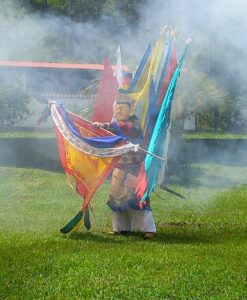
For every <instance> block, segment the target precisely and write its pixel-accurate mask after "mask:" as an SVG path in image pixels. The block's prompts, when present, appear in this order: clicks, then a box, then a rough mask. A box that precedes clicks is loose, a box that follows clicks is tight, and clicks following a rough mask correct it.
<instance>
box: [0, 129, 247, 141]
mask: <svg viewBox="0 0 247 300" xmlns="http://www.w3.org/2000/svg"><path fill="white" fill-rule="evenodd" d="M0 138H55V133H54V130H52V129H51V130H46V131H40V130H38V131H0ZM183 138H184V139H220V140H221V139H247V134H230V133H210V132H202V133H184V134H183Z"/></svg>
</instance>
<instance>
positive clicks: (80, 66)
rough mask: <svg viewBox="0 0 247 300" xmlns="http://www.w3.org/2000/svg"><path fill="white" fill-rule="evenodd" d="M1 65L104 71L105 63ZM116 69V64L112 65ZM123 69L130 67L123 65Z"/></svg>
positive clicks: (4, 62) (16, 62)
mask: <svg viewBox="0 0 247 300" xmlns="http://www.w3.org/2000/svg"><path fill="white" fill-rule="evenodd" d="M0 66H5V67H20V68H55V69H78V70H98V71H102V70H103V69H104V65H101V64H75V63H71V64H70V63H58V62H35V61H0ZM112 68H113V69H115V66H114V65H112ZM123 70H125V71H127V70H128V68H127V67H125V66H123Z"/></svg>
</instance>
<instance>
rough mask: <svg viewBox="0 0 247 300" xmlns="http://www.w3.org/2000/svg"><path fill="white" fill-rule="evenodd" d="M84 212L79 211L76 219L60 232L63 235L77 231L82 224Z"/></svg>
mask: <svg viewBox="0 0 247 300" xmlns="http://www.w3.org/2000/svg"><path fill="white" fill-rule="evenodd" d="M82 216H83V212H82V211H79V212H78V213H77V214H76V215H75V217H74V218H73V219H72V220H70V221H69V223H67V224H66V225H65V226H64V227H63V228H61V229H60V232H61V233H63V234H68V233H70V232H72V231H76V230H77V229H78V227H79V226H80V224H81V221H82Z"/></svg>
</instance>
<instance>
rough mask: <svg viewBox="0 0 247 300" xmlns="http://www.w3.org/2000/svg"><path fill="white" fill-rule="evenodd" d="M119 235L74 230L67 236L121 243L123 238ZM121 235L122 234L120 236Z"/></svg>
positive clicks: (77, 238)
mask: <svg viewBox="0 0 247 300" xmlns="http://www.w3.org/2000/svg"><path fill="white" fill-rule="evenodd" d="M119 237H120V236H115V235H110V234H106V233H102V234H98V233H93V232H90V231H88V232H74V233H71V234H70V235H69V236H68V238H69V239H72V240H77V241H78V240H86V241H93V242H97V243H105V244H116V243H117V244H119V243H120V244H121V243H124V240H121V239H119ZM121 237H122V236H121Z"/></svg>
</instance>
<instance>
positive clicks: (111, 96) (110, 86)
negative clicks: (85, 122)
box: [92, 58, 118, 123]
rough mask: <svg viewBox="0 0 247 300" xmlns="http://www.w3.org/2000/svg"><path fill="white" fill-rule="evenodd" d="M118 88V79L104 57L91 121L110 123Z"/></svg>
mask: <svg viewBox="0 0 247 300" xmlns="http://www.w3.org/2000/svg"><path fill="white" fill-rule="evenodd" d="M117 89H118V81H117V78H116V76H114V72H113V70H112V67H111V65H110V63H109V60H108V59H107V58H105V61H104V71H103V74H102V77H101V80H100V85H99V89H98V92H97V96H96V102H95V106H94V110H93V115H92V121H93V122H100V123H104V122H107V123H110V122H111V119H112V115H113V110H112V108H113V103H114V101H115V98H116V95H117Z"/></svg>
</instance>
